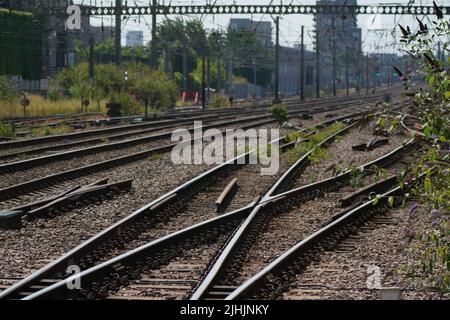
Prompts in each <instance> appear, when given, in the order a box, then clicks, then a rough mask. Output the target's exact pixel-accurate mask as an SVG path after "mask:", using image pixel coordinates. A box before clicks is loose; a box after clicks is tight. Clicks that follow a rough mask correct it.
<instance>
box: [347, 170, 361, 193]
mask: <svg viewBox="0 0 450 320" xmlns="http://www.w3.org/2000/svg"><path fill="white" fill-rule="evenodd" d="M349 183H350V186H351V187H352V188H353V189H357V188H361V187H362V186H363V183H364V173H363V172H361V171H357V172H354V173H353V174H352V178H351V179H350V182H349Z"/></svg>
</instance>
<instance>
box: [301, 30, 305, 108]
mask: <svg viewBox="0 0 450 320" xmlns="http://www.w3.org/2000/svg"><path fill="white" fill-rule="evenodd" d="M304 35H305V26H302V42H301V46H300V100H305V42H304V41H305V38H304Z"/></svg>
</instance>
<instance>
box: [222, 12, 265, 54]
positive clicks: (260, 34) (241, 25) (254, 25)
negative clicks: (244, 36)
mask: <svg viewBox="0 0 450 320" xmlns="http://www.w3.org/2000/svg"><path fill="white" fill-rule="evenodd" d="M229 26H230V28H232V29H235V30H240V29H243V30H247V31H251V32H254V33H255V36H256V38H257V39H259V40H260V41H261V44H262V45H263V46H264V47H265V48H271V47H272V45H273V44H272V23H271V22H270V21H253V20H251V19H230V25H229Z"/></svg>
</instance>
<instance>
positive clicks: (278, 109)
mask: <svg viewBox="0 0 450 320" xmlns="http://www.w3.org/2000/svg"><path fill="white" fill-rule="evenodd" d="M269 112H271V113H272V114H273V116H274V117H275V119H276V120H277V121H278V123H279V124H280V125H281V124H283V123H285V122H286V121H287V119H288V110H287V107H286V106H284V105H281V104H274V105H273V106H272V107H271V108H270V109H269Z"/></svg>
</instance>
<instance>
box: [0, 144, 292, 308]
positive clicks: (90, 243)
mask: <svg viewBox="0 0 450 320" xmlns="http://www.w3.org/2000/svg"><path fill="white" fill-rule="evenodd" d="M283 139H284V137H283V138H280V139H278V140H279V141H282V140H283ZM271 143H274V141H272V142H271ZM286 146H287V145H286ZM252 152H256V150H251V151H249V152H247V153H245V154H242V155H239V156H237V157H235V158H234V159H232V160H230V161H227V162H225V163H223V164H221V165H218V166H216V167H214V168H212V169H210V170H208V171H206V172H204V173H202V174H200V175H198V176H197V177H194V178H193V179H191V180H189V181H187V182H185V183H184V184H182V185H181V186H179V187H177V188H175V189H174V190H172V191H170V192H168V193H166V194H164V195H162V196H160V197H159V198H157V199H156V200H154V201H152V202H151V203H149V204H148V205H146V206H144V207H142V208H141V209H139V210H137V211H135V212H134V213H132V214H131V215H129V216H127V217H126V218H124V219H122V220H120V221H118V222H117V223H115V224H114V225H112V226H110V227H109V228H106V229H105V230H103V231H101V232H100V233H98V234H97V235H95V236H93V237H91V238H90V239H88V240H87V241H85V242H83V243H82V244H80V245H78V246H77V247H75V248H74V249H73V250H71V251H69V252H68V253H66V254H65V255H63V256H62V257H60V258H58V259H57V260H55V261H53V262H51V263H50V264H49V265H47V266H45V267H44V268H42V269H40V270H38V271H37V272H35V273H33V274H32V275H31V276H29V277H27V278H25V279H24V280H22V281H20V282H19V283H17V284H16V285H14V286H12V287H11V288H9V289H7V290H5V291H3V292H1V293H0V299H9V298H11V297H14V295H17V294H18V293H19V292H20V291H21V290H23V289H24V288H25V287H29V286H30V285H32V284H33V283H35V282H36V281H38V280H39V279H43V278H45V277H46V276H47V275H49V274H55V273H58V272H63V271H64V270H65V268H67V267H68V266H69V265H71V264H73V261H76V260H77V259H80V258H81V257H82V256H83V255H85V254H86V253H88V252H91V251H93V250H94V248H96V247H98V246H100V245H101V244H102V243H104V242H106V241H107V240H108V239H111V238H114V237H116V236H120V234H121V233H122V232H123V231H124V230H125V229H126V228H127V227H129V226H131V225H132V224H133V223H135V222H136V221H137V220H138V219H140V218H142V217H143V216H145V215H152V214H155V213H156V212H158V211H160V210H162V209H163V208H165V207H168V206H169V205H170V204H172V203H175V202H176V201H178V200H182V198H183V195H185V194H189V193H193V192H195V189H196V188H197V187H199V186H200V187H201V186H202V185H204V184H207V183H209V182H211V181H213V177H214V176H217V175H219V174H220V173H221V172H224V171H226V170H228V169H230V167H231V166H234V165H235V164H238V163H240V159H242V158H248V157H249V155H250V153H252Z"/></svg>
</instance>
